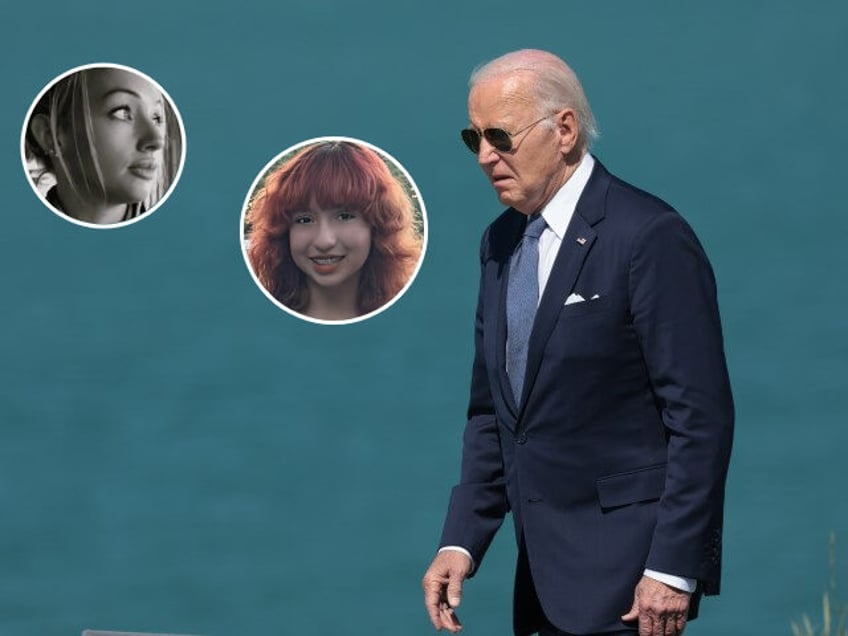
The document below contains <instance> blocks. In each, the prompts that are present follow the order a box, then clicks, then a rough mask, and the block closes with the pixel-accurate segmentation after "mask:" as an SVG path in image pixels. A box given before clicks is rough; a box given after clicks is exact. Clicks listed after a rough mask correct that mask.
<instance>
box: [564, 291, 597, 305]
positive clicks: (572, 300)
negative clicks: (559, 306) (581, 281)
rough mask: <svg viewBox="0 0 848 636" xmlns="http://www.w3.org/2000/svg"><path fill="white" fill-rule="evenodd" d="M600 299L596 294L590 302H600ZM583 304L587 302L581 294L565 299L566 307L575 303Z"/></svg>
mask: <svg viewBox="0 0 848 636" xmlns="http://www.w3.org/2000/svg"><path fill="white" fill-rule="evenodd" d="M598 298H600V295H598V294H595V295H594V296H592V297H591V298H590V299H589V300H598ZM582 302H586V299H585V298H583V296H581V295H580V294H571V295H569V297H568V298H566V299H565V304H566V305H573V304H574V303H582Z"/></svg>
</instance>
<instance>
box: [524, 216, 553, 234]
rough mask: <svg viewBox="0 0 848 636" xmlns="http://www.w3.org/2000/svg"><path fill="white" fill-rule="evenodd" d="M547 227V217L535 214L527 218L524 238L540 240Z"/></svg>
mask: <svg viewBox="0 0 848 636" xmlns="http://www.w3.org/2000/svg"><path fill="white" fill-rule="evenodd" d="M546 227H547V223H545V217H543V216H542V215H541V214H534V215H532V216H530V217H528V218H527V225H526V226H525V227H524V236H526V237H527V238H532V239H537V240H538V238H539V237H540V236H541V235H542V232H544V231H545V228H546Z"/></svg>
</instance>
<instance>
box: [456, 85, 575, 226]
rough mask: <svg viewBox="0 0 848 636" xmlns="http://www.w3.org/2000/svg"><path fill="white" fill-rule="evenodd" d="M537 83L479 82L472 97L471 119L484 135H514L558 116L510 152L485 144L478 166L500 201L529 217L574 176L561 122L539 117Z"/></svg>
mask: <svg viewBox="0 0 848 636" xmlns="http://www.w3.org/2000/svg"><path fill="white" fill-rule="evenodd" d="M533 81H534V76H533V74H532V73H529V72H519V73H515V74H512V75H504V76H501V77H494V78H492V79H489V80H485V81H482V82H478V83H477V84H476V85H475V86H474V88H472V89H471V93H470V94H469V96H468V118H469V120H470V122H471V126H472V127H473V128H476V129H477V130H478V131H481V132H482V131H483V130H485V129H486V128H502V129H503V130H505V131H507V132H509V133H513V132H515V131H517V130H521V129H522V128H524V127H525V126H527V125H529V124H531V123H532V122H534V121H535V120H537V119H539V117H544V116H545V115H547V114H550V115H552V116H551V118H550V119H549V120H545V121H542V122H540V123H539V124H537V125H535V126H532V127H531V128H529V129H528V130H526V131H524V132H521V133H519V134H517V135H515V136H514V137H512V149H511V150H510V151H509V152H502V151H500V150H496V149H495V148H493V147H492V145H491V144H490V143H489V142H488V141H487V140H486V139H485V138H483V139H481V141H480V152H479V153H478V155H477V161H478V163H479V164H480V166H481V167H482V168H483V172H485V173H486V176H487V177H489V181H490V182H491V184H492V187H494V189H495V192H496V193H497V195H498V199H499V200H500V202H501V203H503V204H504V205H508V206H511V207H513V208H515V209H516V210H518V211H519V212H522V213H523V214H533V213H534V212H538V211H539V210H540V209H541V208H542V206H544V205H545V204H546V203H547V202H548V201H550V199H551V198H552V197H553V195H554V194H555V193H556V191H557V190H558V189H559V188H560V186H562V184H563V183H565V179H566V178H567V176H568V172H567V169H566V166H565V162H564V157H563V139H562V131H561V130H560V127H559V124H558V122H559V118H558V117H556V116H554V114H553V113H545V112H540V111H539V108H538V106H537V104H536V94H535V91H534V90H533ZM552 122H553V123H554V124H555V126H554V127H553V128H552V127H551V123H552Z"/></svg>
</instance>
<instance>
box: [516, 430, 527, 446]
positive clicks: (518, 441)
mask: <svg viewBox="0 0 848 636" xmlns="http://www.w3.org/2000/svg"><path fill="white" fill-rule="evenodd" d="M526 441H527V436H526V435H525V434H524V433H521V434H520V435H519V436H518V437H516V438H515V443H516V444H523V443H524V442H526Z"/></svg>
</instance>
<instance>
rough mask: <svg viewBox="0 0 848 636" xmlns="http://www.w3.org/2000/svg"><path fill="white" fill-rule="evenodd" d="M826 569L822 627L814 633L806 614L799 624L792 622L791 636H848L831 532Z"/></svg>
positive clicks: (846, 604) (847, 607) (847, 613)
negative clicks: (837, 585) (838, 589)
mask: <svg viewBox="0 0 848 636" xmlns="http://www.w3.org/2000/svg"><path fill="white" fill-rule="evenodd" d="M828 569H829V571H830V577H829V579H828V583H827V590H826V591H825V593H824V594H823V595H822V625H821V629H820V630H818V631H816V628H815V627H814V626H813V622H812V621H811V620H810V617H809V616H808V615H807V614H803V615H802V616H801V621H800V622H795V621H792V634H793V636H848V626H846V619H848V602H844V601H840V600H839V595H838V593H837V588H836V533H835V532H833V531H831V533H830V544H829V550H828Z"/></svg>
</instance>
